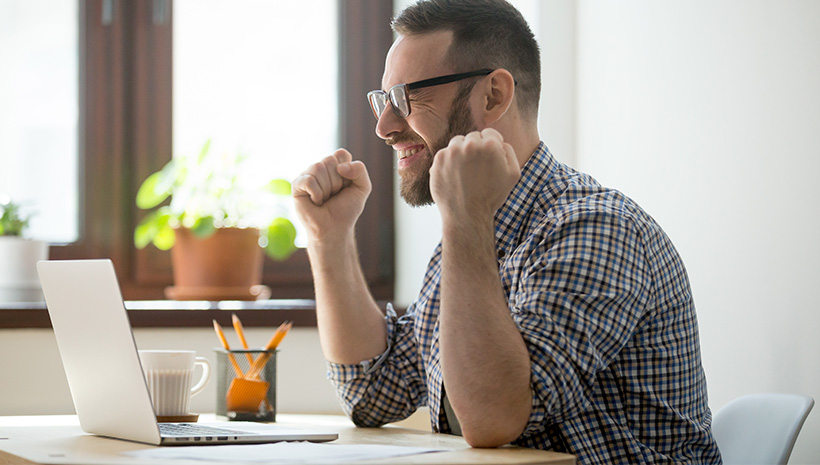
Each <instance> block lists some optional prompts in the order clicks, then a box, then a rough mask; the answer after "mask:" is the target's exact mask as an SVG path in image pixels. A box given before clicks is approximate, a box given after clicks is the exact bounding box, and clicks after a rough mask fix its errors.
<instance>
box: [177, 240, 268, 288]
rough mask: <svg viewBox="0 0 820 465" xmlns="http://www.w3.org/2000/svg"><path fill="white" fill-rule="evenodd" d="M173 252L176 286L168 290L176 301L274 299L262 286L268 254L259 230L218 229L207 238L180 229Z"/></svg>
mask: <svg viewBox="0 0 820 465" xmlns="http://www.w3.org/2000/svg"><path fill="white" fill-rule="evenodd" d="M175 232H176V242H175V243H174V246H173V247H172V248H171V262H172V264H173V268H174V285H173V286H171V287H168V288H166V289H165V295H166V297H168V298H169V299H173V300H212V301H216V300H259V299H267V298H269V297H270V288H269V287H267V286H264V285H262V265H263V259H264V251H263V250H262V248H261V247H260V246H259V230H258V229H253V228H248V229H240V228H222V229H217V230H216V232H214V233H213V234H212V235H211V236H208V237H206V238H204V239H203V238H199V237H196V236H195V235H194V234H193V233H192V232H191V231H190V230H188V229H185V228H177V229H176V230H175Z"/></svg>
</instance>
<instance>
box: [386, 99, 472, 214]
mask: <svg viewBox="0 0 820 465" xmlns="http://www.w3.org/2000/svg"><path fill="white" fill-rule="evenodd" d="M470 90H472V86H467V87H465V88H462V89H461V90H460V91H459V93H458V95H457V96H456V98H455V99H454V100H453V106H452V108H451V109H450V113H449V114H448V115H447V132H446V133H444V135H443V136H442V137H440V138H439V139H438V140H436V141H435V143H434V144H428V143H427V142H426V141H424V140H423V139H422V138H421V137H420V136H419V135H418V134H414V135H413V136H410V137H407V140H415V141H420V142H422V143H423V144H424V148H425V149H426V150H425V157H424V159H423V160H419V161H418V162H417V164H418V165H419V168H420V169H419V170H413V171H414V172H411V173H405V174H404V175H402V176H401V184H400V185H399V194H400V195H401V198H402V199H404V201H405V202H407V204H408V205H410V206H411V207H423V206H425V205H432V204H433V194H432V193H431V192H430V167H432V166H433V157H434V156H435V154H436V153H438V151H439V150H441V149H443V148H444V147H446V146H447V144H449V143H450V139H452V138H453V137H455V136H459V135H462V136H463V135H466V134H468V133H470V132H472V131H475V130H476V125H475V120H474V119H473V115H472V113H471V112H470V108H469V106H468V100H469V96H470ZM416 171H420V173H418V174H415V172H416Z"/></svg>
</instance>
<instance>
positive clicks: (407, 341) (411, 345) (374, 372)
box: [327, 304, 427, 427]
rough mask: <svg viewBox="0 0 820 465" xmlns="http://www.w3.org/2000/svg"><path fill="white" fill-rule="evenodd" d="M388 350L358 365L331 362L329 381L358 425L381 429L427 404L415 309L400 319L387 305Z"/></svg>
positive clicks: (389, 305)
mask: <svg viewBox="0 0 820 465" xmlns="http://www.w3.org/2000/svg"><path fill="white" fill-rule="evenodd" d="M385 320H386V323H387V350H386V351H385V352H384V353H382V354H380V355H378V356H376V357H373V358H371V359H368V360H364V361H362V362H361V363H358V364H354V365H347V364H339V363H333V362H327V374H328V378H329V379H330V380H331V382H332V383H333V385H334V387H335V388H336V394H337V396H338V397H339V400H340V401H341V404H342V408H343V409H344V411H345V413H346V414H347V415H348V416H349V417H350V418H351V419H352V420H353V422H354V423H355V424H356V425H357V426H370V427H372V426H381V425H384V424H386V423H391V422H394V421H398V420H403V419H404V418H407V417H408V416H410V415H411V414H412V413H413V412H415V411H416V409H417V408H418V407H420V406H422V405H426V402H427V394H426V387H425V384H424V371H423V369H422V368H421V367H420V365H419V356H418V350H417V347H416V340H415V337H414V334H413V320H414V312H413V307H412V306H411V308H409V309H408V311H407V312H406V313H405V314H404V315H403V316H402V317H401V318H398V317H397V315H396V312H395V310H394V309H393V306H392V305H391V304H388V305H387V309H386V315H385Z"/></svg>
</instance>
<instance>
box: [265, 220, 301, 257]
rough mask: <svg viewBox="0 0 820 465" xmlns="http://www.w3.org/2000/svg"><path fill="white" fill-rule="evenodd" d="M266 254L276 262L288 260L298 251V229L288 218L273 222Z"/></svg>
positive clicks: (269, 230) (269, 227) (269, 231)
mask: <svg viewBox="0 0 820 465" xmlns="http://www.w3.org/2000/svg"><path fill="white" fill-rule="evenodd" d="M266 237H267V239H268V245H267V247H265V252H266V253H267V254H268V256H269V257H270V258H272V259H274V260H280V261H281V260H286V259H287V258H288V257H290V256H291V255H292V254H293V252H295V251H296V244H295V243H294V241H295V240H296V227H294V226H293V223H291V222H290V220H288V219H287V218H277V219H275V220H273V223H271V225H270V226H268V231H267V234H266Z"/></svg>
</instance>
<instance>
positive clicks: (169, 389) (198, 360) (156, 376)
mask: <svg viewBox="0 0 820 465" xmlns="http://www.w3.org/2000/svg"><path fill="white" fill-rule="evenodd" d="M139 354H140V361H141V362H142V371H143V372H144V373H145V381H146V383H147V384H148V391H149V392H150V393H151V400H152V401H153V403H154V410H155V411H156V414H157V416H180V415H188V414H189V413H190V412H189V411H188V401H189V400H190V399H191V396H192V395H194V394H197V393H199V392H200V391H202V390H203V389H204V388H205V385H206V384H208V380H209V379H210V378H211V363H210V362H209V361H208V359H206V358H204V357H197V356H196V353H195V352H194V351H193V350H140V351H139ZM195 365H201V366H202V375H201V376H200V378H199V381H197V383H196V384H195V385H194V386H193V387H191V384H192V381H193V375H194V367H195Z"/></svg>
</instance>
